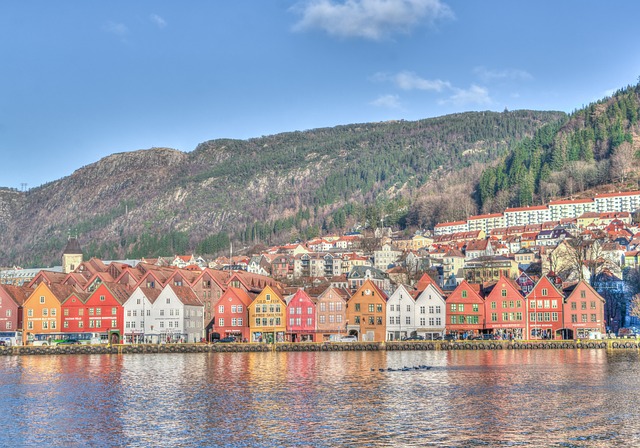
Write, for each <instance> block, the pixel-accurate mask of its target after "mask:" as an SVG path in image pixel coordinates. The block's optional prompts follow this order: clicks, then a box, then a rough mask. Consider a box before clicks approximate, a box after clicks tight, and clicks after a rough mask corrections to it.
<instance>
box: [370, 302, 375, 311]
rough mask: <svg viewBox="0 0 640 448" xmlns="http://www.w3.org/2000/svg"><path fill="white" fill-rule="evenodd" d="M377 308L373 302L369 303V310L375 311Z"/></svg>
mask: <svg viewBox="0 0 640 448" xmlns="http://www.w3.org/2000/svg"><path fill="white" fill-rule="evenodd" d="M374 310H375V305H374V304H373V303H370V304H369V312H370V313H373V311H374Z"/></svg>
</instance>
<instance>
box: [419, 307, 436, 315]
mask: <svg viewBox="0 0 640 448" xmlns="http://www.w3.org/2000/svg"><path fill="white" fill-rule="evenodd" d="M425 311H426V307H424V306H421V307H420V314H424V313H425ZM429 314H433V307H432V306H430V307H429Z"/></svg>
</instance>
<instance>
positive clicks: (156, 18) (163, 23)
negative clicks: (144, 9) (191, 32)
mask: <svg viewBox="0 0 640 448" xmlns="http://www.w3.org/2000/svg"><path fill="white" fill-rule="evenodd" d="M149 19H150V20H151V21H152V22H153V23H154V24H155V25H156V26H157V27H158V28H164V27H165V26H167V21H166V20H164V19H163V18H162V17H160V16H159V15H158V14H151V15H150V16H149Z"/></svg>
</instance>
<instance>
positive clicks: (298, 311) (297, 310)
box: [269, 305, 302, 314]
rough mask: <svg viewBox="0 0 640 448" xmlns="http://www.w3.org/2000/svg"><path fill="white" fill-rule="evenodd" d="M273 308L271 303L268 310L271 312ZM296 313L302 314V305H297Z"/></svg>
mask: <svg viewBox="0 0 640 448" xmlns="http://www.w3.org/2000/svg"><path fill="white" fill-rule="evenodd" d="M273 309H274V308H273V305H271V307H270V309H269V312H271V313H273ZM296 313H297V314H302V307H301V306H299V307H297V308H296Z"/></svg>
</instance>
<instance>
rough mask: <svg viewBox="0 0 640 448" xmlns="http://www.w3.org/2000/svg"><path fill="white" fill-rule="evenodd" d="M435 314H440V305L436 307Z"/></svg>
mask: <svg viewBox="0 0 640 448" xmlns="http://www.w3.org/2000/svg"><path fill="white" fill-rule="evenodd" d="M436 314H440V307H439V306H437V307H436Z"/></svg>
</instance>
